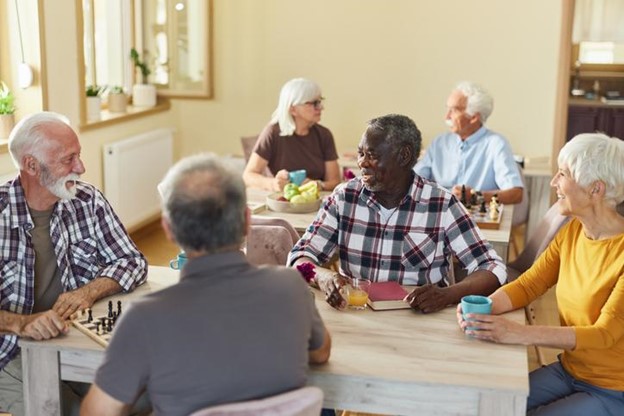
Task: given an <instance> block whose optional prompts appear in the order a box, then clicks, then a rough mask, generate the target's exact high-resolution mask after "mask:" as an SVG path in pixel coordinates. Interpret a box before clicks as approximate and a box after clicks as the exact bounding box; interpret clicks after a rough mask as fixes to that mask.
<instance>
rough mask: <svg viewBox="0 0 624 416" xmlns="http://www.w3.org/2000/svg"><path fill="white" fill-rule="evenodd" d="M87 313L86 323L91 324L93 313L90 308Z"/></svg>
mask: <svg viewBox="0 0 624 416" xmlns="http://www.w3.org/2000/svg"><path fill="white" fill-rule="evenodd" d="M88 312H89V316H87V322H89V323H91V322H93V311H92V310H91V308H89V309H88Z"/></svg>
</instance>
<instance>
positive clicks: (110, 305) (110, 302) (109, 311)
mask: <svg viewBox="0 0 624 416" xmlns="http://www.w3.org/2000/svg"><path fill="white" fill-rule="evenodd" d="M108 317H109V318H112V317H113V301H112V300H109V301H108Z"/></svg>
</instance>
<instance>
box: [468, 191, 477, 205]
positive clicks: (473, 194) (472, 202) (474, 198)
mask: <svg viewBox="0 0 624 416" xmlns="http://www.w3.org/2000/svg"><path fill="white" fill-rule="evenodd" d="M470 205H472V206H475V207H476V206H477V205H479V201H478V200H477V193H476V192H475V190H474V189H473V190H471V191H470Z"/></svg>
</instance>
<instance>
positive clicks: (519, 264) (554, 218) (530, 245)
mask: <svg viewBox="0 0 624 416" xmlns="http://www.w3.org/2000/svg"><path fill="white" fill-rule="evenodd" d="M568 219H569V217H566V216H563V215H561V214H560V213H559V208H558V207H557V204H554V205H552V206H551V207H550V208H549V209H548V211H546V215H544V218H542V220H541V221H540V222H539V224H537V226H536V227H535V231H534V232H533V234H532V235H531V236H529V239H528V241H527V243H526V245H525V246H524V250H522V253H520V255H519V256H518V257H517V258H516V259H515V260H514V261H512V262H511V263H509V264H508V265H507V281H509V282H511V281H513V280H515V279H516V278H517V277H518V276H519V275H520V274H522V273H524V272H525V271H526V270H527V269H528V268H529V267H531V265H532V264H533V263H534V262H535V260H536V259H537V258H538V257H539V255H540V254H542V253H543V252H544V250H546V247H548V244H550V242H551V241H552V239H553V238H554V237H555V235H556V234H557V232H558V231H559V229H560V228H561V227H562V226H563V225H564V224H565V223H566V222H567V221H568Z"/></svg>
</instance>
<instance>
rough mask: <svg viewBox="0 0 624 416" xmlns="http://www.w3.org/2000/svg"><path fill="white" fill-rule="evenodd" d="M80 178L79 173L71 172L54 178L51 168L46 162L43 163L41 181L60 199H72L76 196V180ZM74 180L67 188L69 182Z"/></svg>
mask: <svg viewBox="0 0 624 416" xmlns="http://www.w3.org/2000/svg"><path fill="white" fill-rule="evenodd" d="M78 179H80V175H78V174H77V173H70V174H69V175H66V176H63V177H61V178H58V179H54V178H52V175H51V173H50V170H49V169H48V167H47V166H45V165H44V164H41V176H40V179H39V180H40V182H41V185H42V186H44V187H45V188H46V189H47V190H48V191H50V192H51V193H52V194H53V195H54V196H56V197H58V198H60V199H72V198H73V197H75V196H76V181H77V180H78ZM70 181H73V182H74V184H73V185H72V186H70V187H69V188H67V182H70Z"/></svg>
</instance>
